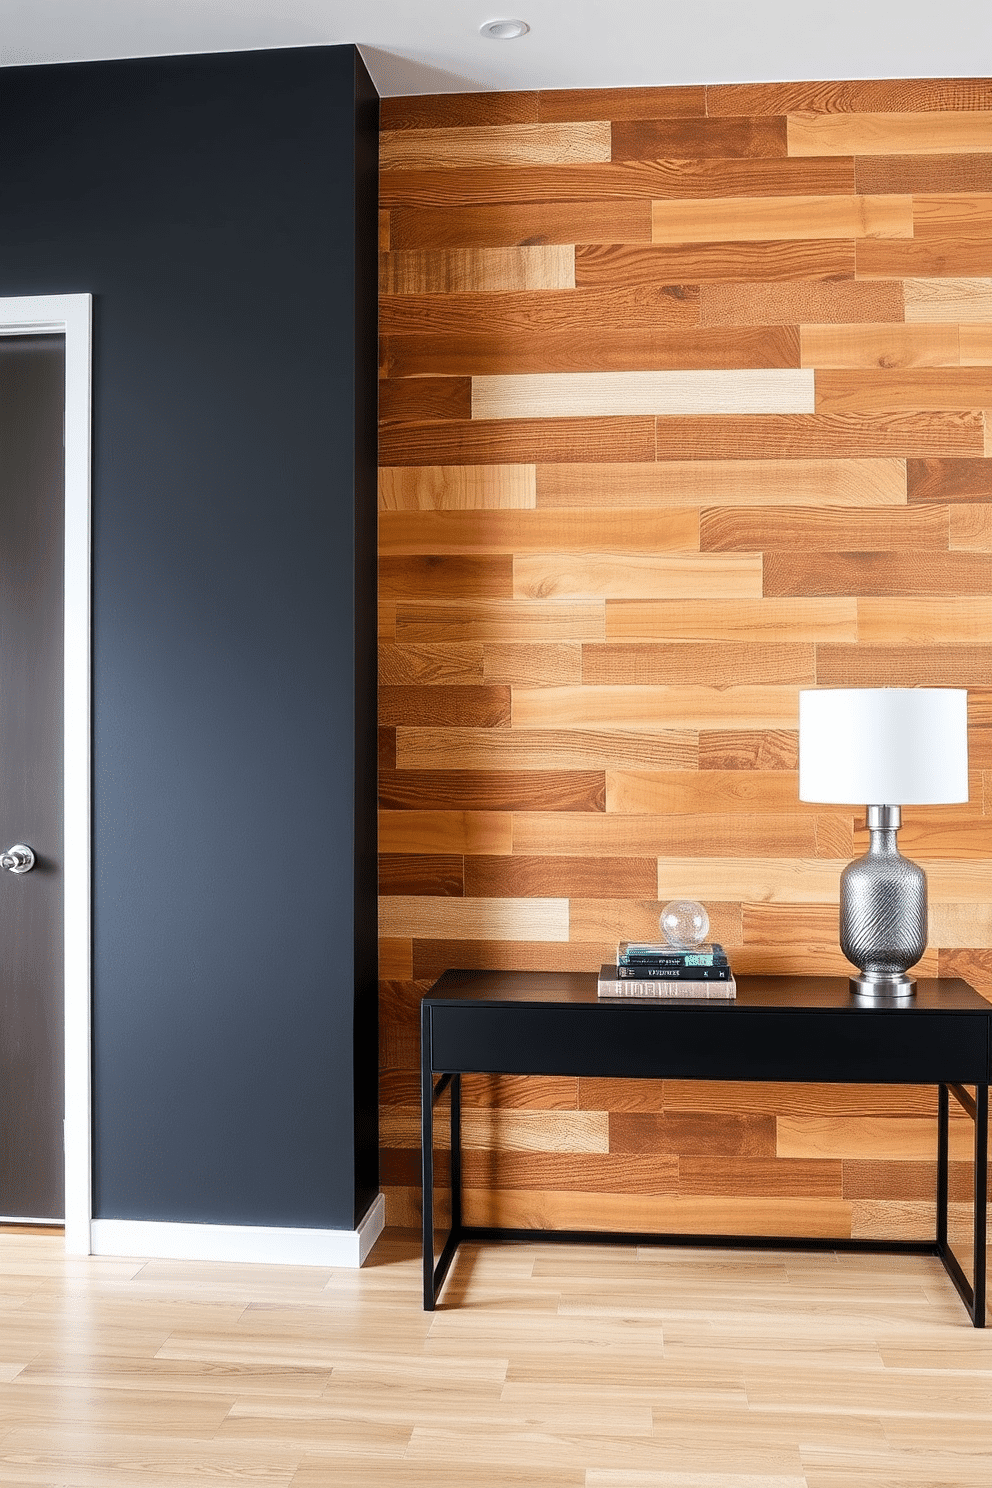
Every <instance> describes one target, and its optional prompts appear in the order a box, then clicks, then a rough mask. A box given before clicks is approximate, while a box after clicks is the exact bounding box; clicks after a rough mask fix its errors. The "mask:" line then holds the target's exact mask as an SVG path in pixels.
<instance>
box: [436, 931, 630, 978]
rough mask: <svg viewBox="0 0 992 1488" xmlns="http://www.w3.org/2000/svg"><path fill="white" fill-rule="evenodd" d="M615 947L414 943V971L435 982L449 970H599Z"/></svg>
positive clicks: (501, 942) (505, 942) (493, 942)
mask: <svg viewBox="0 0 992 1488" xmlns="http://www.w3.org/2000/svg"><path fill="white" fill-rule="evenodd" d="M615 952H616V945H615V944H613V945H609V944H607V943H606V942H604V943H603V944H602V945H599V946H595V945H592V946H590V945H586V944H575V945H566V944H563V943H561V942H551V941H546V940H542V941H519V940H428V939H426V938H425V939H424V940H415V941H414V942H413V970H414V974H415V975H416V976H417V977H419V978H429V979H430V980H431V981H436V980H437V978H438V977H439V976H441V975H442V974H443V973H444V972H446V971H447V970H448V969H449V968H450V967H452V966H457V967H461V968H463V969H464V970H465V971H598V970H599V967H600V966H601V965H602V964H603V962H604V961H606V960H608V959H609V957H610V956H612V955H614V954H615Z"/></svg>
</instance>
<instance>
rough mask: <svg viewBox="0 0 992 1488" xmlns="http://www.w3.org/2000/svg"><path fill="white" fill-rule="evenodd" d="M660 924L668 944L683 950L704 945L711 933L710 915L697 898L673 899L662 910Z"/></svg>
mask: <svg viewBox="0 0 992 1488" xmlns="http://www.w3.org/2000/svg"><path fill="white" fill-rule="evenodd" d="M658 925H659V927H660V929H661V933H662V935H663V936H664V937H665V939H666V940H667V941H668V944H669V945H671V946H677V947H678V948H679V949H680V950H681V949H683V948H684V947H686V946H698V945H702V943H703V941H704V940H705V939H706V937H707V935H708V934H709V929H710V917H709V915H708V914H707V913H706V910H705V908H704V907H703V905H702V904H699V903H697V901H696V900H695V899H673V900H672V901H671V903H670V904H666V905H665V907H664V909H663V910H662V911H661V915H660V918H659V920H658Z"/></svg>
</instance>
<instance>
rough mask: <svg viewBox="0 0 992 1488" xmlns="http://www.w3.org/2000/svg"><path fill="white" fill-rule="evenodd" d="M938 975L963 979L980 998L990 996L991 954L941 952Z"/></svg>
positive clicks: (991, 986)
mask: <svg viewBox="0 0 992 1488" xmlns="http://www.w3.org/2000/svg"><path fill="white" fill-rule="evenodd" d="M940 975H941V976H959V977H964V979H965V981H966V982H970V983H971V985H972V986H973V987H974V988H975V989H976V991H978V992H981V994H982V996H983V997H985V998H987V999H988V998H989V997H990V996H992V954H990V953H989V952H988V951H984V950H971V949H967V950H961V949H960V948H958V947H955V948H954V949H952V950H943V951H941V953H940Z"/></svg>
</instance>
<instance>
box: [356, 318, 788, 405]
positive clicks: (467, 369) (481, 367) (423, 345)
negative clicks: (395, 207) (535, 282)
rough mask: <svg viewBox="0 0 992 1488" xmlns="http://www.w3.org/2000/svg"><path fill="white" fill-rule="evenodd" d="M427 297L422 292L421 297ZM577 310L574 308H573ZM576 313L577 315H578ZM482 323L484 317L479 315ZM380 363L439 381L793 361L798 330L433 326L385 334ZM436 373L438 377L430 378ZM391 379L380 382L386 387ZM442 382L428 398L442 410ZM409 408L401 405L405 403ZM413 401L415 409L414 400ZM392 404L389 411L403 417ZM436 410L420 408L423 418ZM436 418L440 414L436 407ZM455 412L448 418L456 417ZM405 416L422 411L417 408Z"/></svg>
mask: <svg viewBox="0 0 992 1488" xmlns="http://www.w3.org/2000/svg"><path fill="white" fill-rule="evenodd" d="M586 293H589V294H596V293H598V292H597V291H595V290H590V291H588V292H587V291H582V290H575V291H574V292H573V293H572V294H570V295H569V296H568V298H569V299H572V298H573V295H574V297H581V296H584V295H585V294H586ZM423 298H424V299H426V298H428V297H427V296H424V297H423ZM680 303H682V304H684V305H685V306H686V307H687V308H688V309H689V310H690V311H691V318H692V320H693V321H694V320H695V319H696V314H697V309H698V307H697V303H696V301H695V300H694V299H692V300H690V299H688V298H687V299H686V300H685V301H681V302H680ZM576 308H578V307H576ZM575 318H576V319H577V318H578V317H577V316H576V317H575ZM483 324H484V321H483ZM380 349H381V354H382V366H383V370H384V372H385V374H386V375H387V376H388V377H390V378H408V379H413V380H416V381H423V382H433V383H436V384H440V383H441V382H442V381H443V380H445V379H446V380H447V381H448V382H454V381H455V380H456V379H460V378H462V377H480V376H483V375H487V376H493V375H498V374H503V375H509V374H512V373H534V372H590V371H591V372H626V371H647V372H654V371H664V370H666V369H667V370H669V371H671V370H673V369H674V370H679V371H692V370H702V369H707V370H710V369H719V368H734V367H741V368H755V367H764V368H767V367H797V366H798V365H799V335H798V332H797V330H796V328H795V327H794V326H776V327H774V328H770V327H756V328H753V329H751V330H750V331H749V330H746V329H745V330H742V331H741V332H740V334H739V335H738V336H736V337H735V338H734V339H733V340H728V338H727V336H726V333H725V332H721V331H715V330H705V331H700V330H689V331H682V330H676V331H669V330H665V329H664V328H661V329H658V328H654V327H652V328H651V329H645V330H632V331H625V330H622V329H619V328H617V329H613V330H611V334H610V336H609V337H608V338H603V337H600V336H598V335H597V334H596V328H595V327H594V326H590V325H586V326H585V327H584V328H581V329H579V328H576V329H571V330H560V331H555V330H549V331H541V332H538V333H535V332H534V331H532V330H520V331H514V332H501V333H499V334H498V335H497V333H496V330H495V328H494V327H487V328H486V329H482V328H480V329H478V330H476V331H474V332H471V333H464V332H459V333H458V334H453V335H445V334H437V333H435V332H433V331H431V332H424V333H414V334H404V335H399V336H393V335H388V336H385V337H383V338H382V340H381V342H380ZM432 372H436V373H438V374H442V375H441V376H438V377H435V378H432V377H431V376H430V374H431V373H432ZM392 385H393V384H392V383H388V382H387V383H381V384H380V387H381V388H383V389H385V388H388V387H391V386H392ZM444 392H445V390H444V389H443V388H442V389H440V390H439V392H438V393H437V394H436V395H435V396H434V397H433V399H432V401H431V402H430V403H429V404H428V406H429V407H433V408H436V409H440V408H441V407H443V406H445V405H444V404H443V403H442V395H443V394H444ZM423 396H424V398H425V400H426V399H427V398H428V396H429V395H428V394H424V395H423ZM457 396H458V395H457V393H456V391H455V390H450V391H449V392H448V393H447V397H448V400H449V404H450V406H451V407H453V408H457V407H460V405H459V404H458V402H457ZM403 406H406V405H403ZM410 406H412V407H414V409H415V407H416V404H415V403H414V402H413V400H410ZM398 407H400V405H399V404H395V405H394V404H393V403H390V404H389V407H388V412H389V415H390V416H391V417H402V416H403V415H402V413H401V412H399V413H397V412H395V411H394V409H395V408H398ZM430 416H435V415H431V414H429V413H428V414H425V415H424V417H430ZM436 416H444V415H443V414H440V413H438V414H437V415H436ZM461 416H462V414H461V413H453V414H452V417H461ZM410 417H419V415H418V414H417V413H416V412H415V411H414V412H413V413H411V415H410Z"/></svg>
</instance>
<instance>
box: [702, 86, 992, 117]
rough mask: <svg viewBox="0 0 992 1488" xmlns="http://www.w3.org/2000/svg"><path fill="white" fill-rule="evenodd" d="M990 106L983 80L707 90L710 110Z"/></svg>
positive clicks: (825, 111)
mask: <svg viewBox="0 0 992 1488" xmlns="http://www.w3.org/2000/svg"><path fill="white" fill-rule="evenodd" d="M989 108H992V86H990V84H989V81H988V79H987V78H929V77H928V78H878V79H876V78H871V79H856V80H854V81H848V80H846V79H845V80H844V81H842V82H834V81H816V82H809V83H722V84H719V85H717V86H716V87H710V88H707V89H706V111H707V113H709V114H711V115H714V114H734V115H736V114H796V113H806V112H810V113H816V114H834V113H839V114H850V113H855V114H870V113H876V112H882V111H885V112H893V111H900V112H902V111H909V110H911V111H912V112H913V113H924V114H925V113H929V112H930V111H931V110H933V109H940V110H947V109H989Z"/></svg>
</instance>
